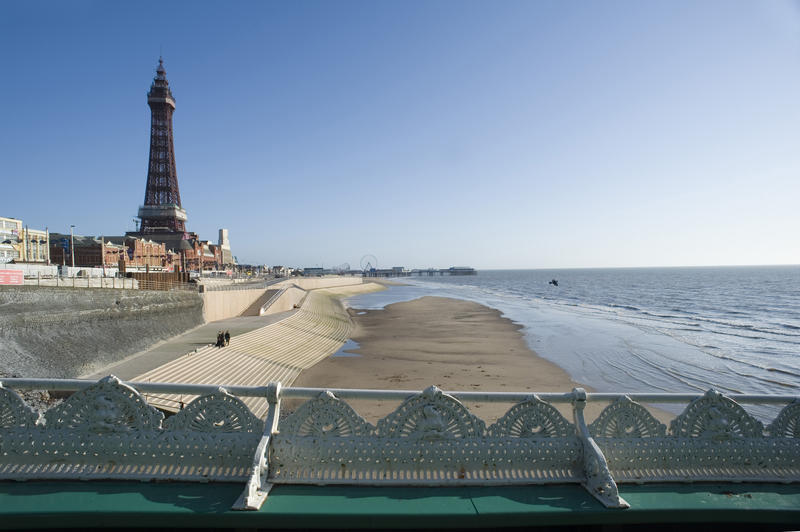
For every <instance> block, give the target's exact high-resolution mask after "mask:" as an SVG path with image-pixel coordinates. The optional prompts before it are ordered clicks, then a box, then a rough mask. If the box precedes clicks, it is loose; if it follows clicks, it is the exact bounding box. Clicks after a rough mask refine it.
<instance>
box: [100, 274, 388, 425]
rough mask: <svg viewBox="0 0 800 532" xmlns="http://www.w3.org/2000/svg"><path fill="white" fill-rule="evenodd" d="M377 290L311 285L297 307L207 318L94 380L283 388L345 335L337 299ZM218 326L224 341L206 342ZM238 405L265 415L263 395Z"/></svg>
mask: <svg viewBox="0 0 800 532" xmlns="http://www.w3.org/2000/svg"><path fill="white" fill-rule="evenodd" d="M319 284H323V283H319ZM381 289H382V286H381V285H379V284H376V283H366V284H361V283H359V284H354V285H350V286H338V287H332V288H318V289H312V290H309V291H308V292H307V294H306V295H305V297H304V299H302V301H301V302H300V303H299V308H297V309H293V310H290V311H287V312H283V313H280V314H275V315H269V316H245V317H238V318H231V319H227V320H221V321H216V322H212V323H208V324H205V325H203V326H201V327H198V328H196V329H194V330H193V331H190V332H189V333H186V334H184V335H181V336H180V337H178V338H176V339H174V340H172V341H169V342H164V343H162V344H160V345H158V346H156V347H154V348H153V349H151V350H149V351H147V352H145V353H142V354H140V355H138V356H135V357H131V358H129V359H126V360H125V361H123V362H121V363H119V364H115V365H113V366H110V367H108V368H104V369H103V370H102V371H100V372H98V373H97V374H96V375H93V377H99V376H100V374H103V375H107V374H114V375H117V376H118V377H120V378H123V379H126V380H127V379H129V380H133V381H138V382H151V381H152V382H174V383H186V384H215V385H218V386H231V385H237V386H259V385H264V384H265V383H268V382H271V381H280V382H282V383H285V384H286V385H290V384H291V383H292V382H294V380H295V379H296V378H297V376H298V375H299V374H300V372H301V371H302V370H304V369H306V368H309V367H311V366H313V365H314V364H316V363H317V362H319V361H320V360H322V359H324V358H326V357H328V356H330V355H331V354H333V353H335V352H336V351H337V350H338V349H339V348H340V347H341V346H342V345H343V344H344V342H345V341H346V340H347V339H348V338H349V336H350V333H351V331H352V328H353V324H352V322H351V320H350V317H349V316H348V315H347V312H346V311H345V309H344V307H343V306H342V304H341V302H340V301H339V298H340V297H346V296H348V295H353V294H358V293H364V292H371V291H376V290H381ZM218 330H229V331H230V332H231V335H232V337H231V341H230V345H228V346H226V347H222V348H218V347H216V346H214V345H212V344H211V342H212V341H213V340H214V338H215V337H216V333H217V331H218ZM193 398H194V396H187V395H179V394H168V395H148V396H147V400H148V402H149V403H150V404H152V405H153V406H156V407H158V408H161V409H163V410H167V411H173V412H174V411H178V410H180V409H181V407H182V406H185V405H186V404H188V403H189V402H191V400H192V399H193ZM245 403H246V404H247V406H248V407H249V408H250V409H251V410H252V411H253V413H255V414H256V415H257V416H259V417H262V416H263V415H264V413H265V412H266V400H264V399H261V398H248V399H246V400H245Z"/></svg>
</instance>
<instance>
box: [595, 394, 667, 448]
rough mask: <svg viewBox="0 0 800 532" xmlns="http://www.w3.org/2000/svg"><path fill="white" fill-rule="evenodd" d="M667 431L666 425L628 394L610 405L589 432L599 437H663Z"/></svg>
mask: <svg viewBox="0 0 800 532" xmlns="http://www.w3.org/2000/svg"><path fill="white" fill-rule="evenodd" d="M666 431H667V426H666V425H664V424H663V423H661V422H660V421H658V420H657V419H656V418H655V417H654V416H653V414H651V413H650V412H648V410H647V409H646V408H645V407H643V406H642V405H640V404H639V403H636V402H634V401H632V400H631V398H630V397H628V396H627V395H626V396H624V397H620V398H619V399H617V400H616V401H614V402H613V403H612V404H610V405H608V406H607V407H606V408H605V409H604V410H603V411H602V412H601V413H600V415H599V416H598V417H597V419H596V420H594V422H593V423H592V424H590V425H589V432H590V433H591V434H592V436H594V437H597V438H653V437H663V436H664V435H665V434H666Z"/></svg>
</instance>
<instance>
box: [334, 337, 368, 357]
mask: <svg viewBox="0 0 800 532" xmlns="http://www.w3.org/2000/svg"><path fill="white" fill-rule="evenodd" d="M359 347H361V346H360V345H358V342H354V341H353V340H348V341H346V342H345V343H344V345H343V346H342V347H340V348H339V350H338V351H336V352H335V353H334V354H332V355H331V356H332V357H360V356H361V355H359V354H358V353H349V352H348V351H352V350H354V349H358V348H359Z"/></svg>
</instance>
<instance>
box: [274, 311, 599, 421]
mask: <svg viewBox="0 0 800 532" xmlns="http://www.w3.org/2000/svg"><path fill="white" fill-rule="evenodd" d="M347 310H348V314H349V315H350V318H351V320H353V322H354V325H355V328H354V330H353V333H352V334H351V336H350V340H351V341H352V342H356V343H357V344H358V347H357V348H355V349H354V348H343V350H342V351H343V352H342V351H340V352H338V353H337V354H334V355H333V356H330V357H328V358H326V359H324V360H322V361H320V362H319V363H317V364H316V365H314V366H312V367H311V368H308V369H306V370H304V371H303V372H302V373H301V374H300V375H299V376H298V378H297V379H296V381H295V382H294V386H300V387H314V388H371V389H401V390H422V389H424V388H427V387H428V386H430V385H436V386H438V387H439V388H441V389H442V390H445V391H447V390H469V391H494V392H497V391H508V392H530V393H544V392H569V391H571V390H572V389H573V388H575V387H582V388H584V389H586V390H587V391H592V390H591V388H590V387H587V386H584V385H582V384H579V383H577V382H575V381H573V380H572V379H571V378H570V376H569V374H568V373H567V372H566V371H565V370H564V369H563V368H561V367H560V366H558V365H557V364H555V363H553V362H551V361H549V360H546V359H544V358H542V357H540V356H539V355H538V354H537V353H536V352H535V351H533V350H532V349H531V348H530V347H529V346H528V344H527V342H526V340H525V337H524V335H523V333H522V332H521V329H522V326H521V325H519V324H517V323H514V322H513V321H511V320H510V319H509V318H506V317H504V316H503V315H502V313H501V312H500V311H499V310H497V309H493V308H490V307H487V306H485V305H481V304H479V303H475V302H472V301H466V300H461V299H453V298H446V297H438V296H424V297H422V298H418V299H414V300H411V301H404V302H399V303H392V304H389V305H387V306H386V307H385V308H383V309H381V310H362V309H357V308H348V309H347ZM340 353H341V354H340ZM348 403H349V404H350V405H351V406H352V407H353V408H354V409H355V410H356V411H357V412H358V413H359V414H360V415H361V416H363V417H365V418H366V419H367V420H369V421H373V422H374V421H375V420H376V419H377V418H379V417H383V416H385V415H387V414H388V413H390V412H391V411H392V410H394V408H396V406H397V405H396V404H383V403H382V402H379V401H364V400H361V401H355V400H353V401H348ZM465 405H466V406H467V407H468V408H470V410H472V411H473V413H475V414H476V415H478V416H479V417H481V418H482V419H483V420H484V421H487V422H490V421H493V420H495V419H497V418H498V417H500V416H502V415H503V414H504V413H505V412H506V411H507V410H508V409H509V408H510V407H511V406H512V405H511V404H504V403H494V404H492V403H488V404H487V403H483V404H480V405H478V404H469V403H468V402H465ZM287 406H288V407H289V408H290V409H292V407H293V406H296V405H293V404H289V405H287ZM602 406H605V405H602ZM559 410H561V411H562V414H564V415H565V416H566V417H567V419H570V420H571V418H572V415H571V407H567V408H565V409H562V408H559Z"/></svg>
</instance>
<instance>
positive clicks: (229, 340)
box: [225, 331, 231, 346]
mask: <svg viewBox="0 0 800 532" xmlns="http://www.w3.org/2000/svg"><path fill="white" fill-rule="evenodd" d="M230 343H231V333H230V331H225V345H226V346H227V345H228V344H230Z"/></svg>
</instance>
